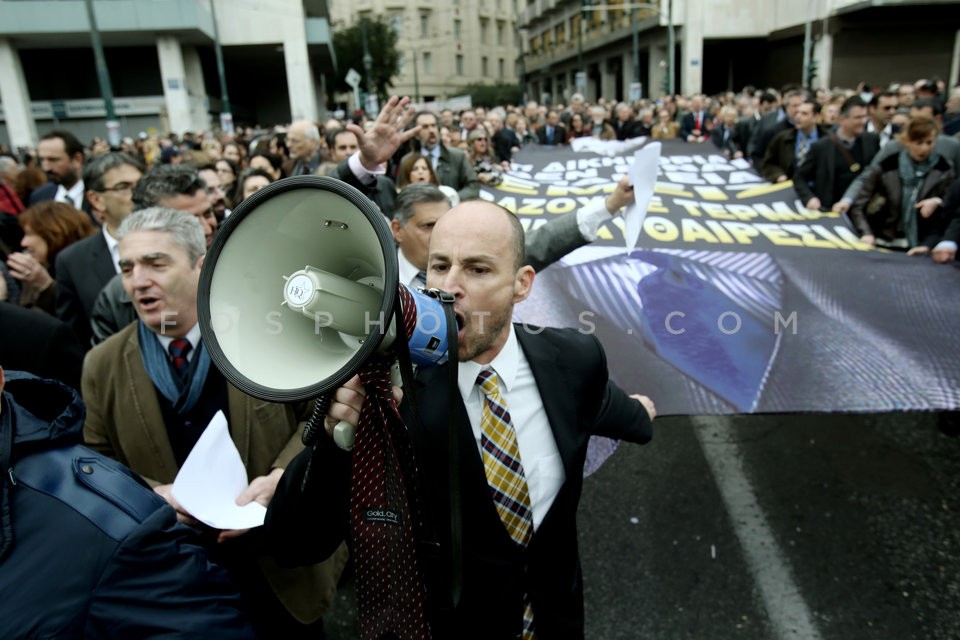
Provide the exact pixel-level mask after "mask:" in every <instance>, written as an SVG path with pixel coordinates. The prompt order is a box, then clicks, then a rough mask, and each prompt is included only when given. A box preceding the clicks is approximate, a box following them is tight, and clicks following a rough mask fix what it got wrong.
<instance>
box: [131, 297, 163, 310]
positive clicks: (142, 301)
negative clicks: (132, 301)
mask: <svg viewBox="0 0 960 640" xmlns="http://www.w3.org/2000/svg"><path fill="white" fill-rule="evenodd" d="M159 302H160V298H155V297H153V296H141V297H140V298H137V304H138V305H139V306H140V308H141V309H143V310H144V311H151V310H153V309H154V308H156V306H157V304H159Z"/></svg>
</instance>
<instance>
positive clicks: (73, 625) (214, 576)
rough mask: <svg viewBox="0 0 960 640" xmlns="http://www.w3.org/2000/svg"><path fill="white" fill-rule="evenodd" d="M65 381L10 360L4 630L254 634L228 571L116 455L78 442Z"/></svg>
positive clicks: (78, 634) (1, 534)
mask: <svg viewBox="0 0 960 640" xmlns="http://www.w3.org/2000/svg"><path fill="white" fill-rule="evenodd" d="M83 418H84V408H83V403H82V402H81V400H80V398H79V396H78V395H77V394H76V393H75V392H73V391H72V390H71V389H69V388H67V387H65V386H63V385H61V384H59V383H57V382H54V381H51V380H41V379H39V378H35V377H33V376H31V375H29V374H24V373H19V372H14V371H8V372H7V386H6V390H5V392H4V393H3V395H2V399H0V467H2V470H3V473H2V474H0V514H2V529H0V636H2V637H3V638H4V639H5V640H12V639H14V638H54V637H56V638H85V639H91V638H92V639H98V638H117V639H121V638H161V637H162V638H170V637H197V638H200V637H202V638H223V639H224V640H226V639H227V638H253V633H252V631H251V629H250V627H249V625H248V623H247V621H246V619H245V618H244V617H243V615H242V614H241V612H240V610H239V608H238V607H239V604H240V602H239V597H238V596H237V595H236V591H235V589H234V588H233V586H232V585H231V584H230V582H229V579H228V577H227V573H226V571H224V570H223V569H221V568H220V567H218V566H216V565H213V564H211V563H209V562H208V561H207V559H206V555H205V554H204V552H203V550H202V549H201V548H200V547H199V546H197V545H196V543H195V541H194V534H193V532H192V531H191V530H190V529H188V528H187V527H185V526H183V525H180V524H177V521H176V515H175V513H174V511H173V509H171V508H170V507H169V506H167V504H166V502H164V500H163V499H162V498H161V497H160V496H158V495H157V494H156V493H154V492H153V491H151V490H150V489H149V488H148V487H146V485H145V484H143V481H142V480H140V479H139V478H137V477H136V476H134V475H133V473H132V472H131V471H130V470H128V469H127V468H126V467H124V466H122V465H121V464H119V463H117V462H115V461H113V460H110V459H108V458H105V457H103V456H101V455H99V454H97V453H95V452H93V451H91V450H89V449H87V448H85V447H82V446H80V445H79V444H77V443H78V442H79V441H80V433H81V430H82V426H83Z"/></svg>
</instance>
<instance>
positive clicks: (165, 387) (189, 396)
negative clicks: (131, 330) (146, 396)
mask: <svg viewBox="0 0 960 640" xmlns="http://www.w3.org/2000/svg"><path fill="white" fill-rule="evenodd" d="M137 331H138V336H139V338H140V357H142V358H143V366H144V368H145V369H146V370H147V375H148V376H150V380H152V381H153V385H154V386H155V387H156V388H157V389H159V390H160V393H162V394H163V397H164V398H166V399H167V400H169V401H170V404H172V405H173V409H174V411H176V412H177V415H181V416H182V415H185V414H187V413H188V412H189V411H190V410H191V409H193V407H194V406H195V405H196V404H197V400H199V399H200V392H201V391H202V390H203V385H204V383H206V381H207V372H208V371H209V370H210V355H209V354H208V353H207V350H206V348H205V347H204V346H203V341H201V342H200V345H199V346H198V347H197V349H196V353H195V354H194V356H193V358H191V359H190V365H189V366H188V367H187V373H186V375H185V376H184V378H185V379H184V380H181V379H180V378H179V377H178V376H176V375H174V373H173V370H172V369H171V368H170V358H169V357H167V352H166V350H165V349H164V348H163V345H161V344H160V339H159V338H157V334H155V333H154V332H153V331H150V329H148V328H147V326H146V325H145V324H143V323H142V322H140V321H139V320H138V321H137Z"/></svg>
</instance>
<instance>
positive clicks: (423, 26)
mask: <svg viewBox="0 0 960 640" xmlns="http://www.w3.org/2000/svg"><path fill="white" fill-rule="evenodd" d="M420 37H421V38H428V37H430V14H429V13H421V14H420Z"/></svg>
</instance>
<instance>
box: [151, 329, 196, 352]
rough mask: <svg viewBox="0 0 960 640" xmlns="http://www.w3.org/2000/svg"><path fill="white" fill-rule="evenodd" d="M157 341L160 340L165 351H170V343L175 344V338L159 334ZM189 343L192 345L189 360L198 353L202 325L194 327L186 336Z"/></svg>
mask: <svg viewBox="0 0 960 640" xmlns="http://www.w3.org/2000/svg"><path fill="white" fill-rule="evenodd" d="M157 339H158V340H160V345H161V346H162V347H163V350H164V351H169V350H170V343H171V342H173V340H174V337H173V336H171V335H161V334H159V333H158V334H157ZM184 339H186V341H187V342H189V343H190V347H191V348H190V352H189V353H188V354H187V360H190V359H191V358H193V354H194V353H196V352H197V345H198V344H200V323H199V322H198V323H197V324H195V325H193V327H192V328H191V329H190V331H188V332H187V335H185V336H184Z"/></svg>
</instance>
